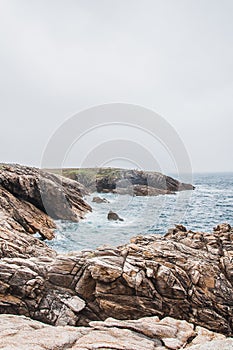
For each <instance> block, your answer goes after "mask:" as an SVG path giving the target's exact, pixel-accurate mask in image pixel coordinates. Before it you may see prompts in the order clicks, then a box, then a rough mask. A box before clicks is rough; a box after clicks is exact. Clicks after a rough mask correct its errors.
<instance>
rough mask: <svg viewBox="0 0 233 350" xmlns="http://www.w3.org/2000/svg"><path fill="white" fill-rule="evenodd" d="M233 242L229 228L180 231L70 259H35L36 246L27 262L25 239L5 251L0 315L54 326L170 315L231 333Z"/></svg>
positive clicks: (52, 256) (0, 262)
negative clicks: (23, 317)
mask: <svg viewBox="0 0 233 350" xmlns="http://www.w3.org/2000/svg"><path fill="white" fill-rule="evenodd" d="M8 234H9V235H10V232H8ZM232 240H233V230H232V228H231V227H230V225H227V224H222V225H219V226H218V227H217V228H216V229H215V230H214V231H213V232H212V233H202V232H192V231H186V229H185V228H184V227H183V226H177V227H176V228H175V229H172V230H169V232H168V234H167V235H166V236H165V237H161V236H160V235H152V236H139V237H136V238H133V239H132V240H131V242H130V243H129V244H126V245H124V246H121V247H118V248H111V247H103V248H102V249H101V248H100V249H97V250H96V251H90V252H80V253H76V254H72V255H56V254H55V253H54V252H52V251H48V252H47V251H46V249H44V251H43V249H42V248H43V247H41V248H40V249H41V250H40V252H42V251H43V252H44V253H43V255H40V254H37V255H36V251H37V247H36V248H35V247H34V252H33V253H32V256H31V257H30V258H29V255H30V254H28V252H27V249H29V248H28V246H26V248H25V254H24V245H27V244H28V243H27V240H26V238H24V239H22V240H21V242H20V244H21V246H20V247H18V246H17V245H16V247H8V250H7V249H5V248H4V247H3V245H2V246H1V249H2V251H3V253H2V256H3V257H2V259H1V260H0V313H10V314H20V315H26V316H29V317H31V318H33V319H37V320H40V321H42V322H45V323H48V324H51V325H57V326H65V325H70V326H87V325H88V324H89V322H91V321H101V320H105V319H106V318H108V317H114V318H116V319H122V320H127V319H137V318H141V317H147V316H159V317H160V318H163V317H165V316H170V317H173V318H176V319H180V320H182V319H183V320H186V321H188V322H190V323H194V324H195V325H199V326H202V327H206V328H208V329H210V330H212V331H215V332H220V333H223V334H227V335H232V334H233V312H232V311H233V310H232V307H233V293H232V286H233V264H232V258H233V244H232ZM25 242H26V243H25ZM4 249H5V250H4ZM19 249H20V255H19V252H18V250H19ZM38 249H39V248H38ZM8 256H9V257H8Z"/></svg>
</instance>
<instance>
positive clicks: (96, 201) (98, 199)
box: [92, 197, 110, 203]
mask: <svg viewBox="0 0 233 350" xmlns="http://www.w3.org/2000/svg"><path fill="white" fill-rule="evenodd" d="M92 202H93V203H110V202H109V201H108V200H107V199H106V198H101V197H93V198H92Z"/></svg>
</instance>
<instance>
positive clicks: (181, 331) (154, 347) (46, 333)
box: [0, 315, 233, 350]
mask: <svg viewBox="0 0 233 350" xmlns="http://www.w3.org/2000/svg"><path fill="white" fill-rule="evenodd" d="M198 332H200V330H199V331H198V330H197V329H195V327H194V325H193V324H190V323H188V322H186V321H177V320H174V319H172V318H170V317H167V318H164V319H162V320H159V318H158V317H146V318H142V319H139V320H128V321H119V320H116V319H112V318H111V319H110V318H109V319H107V320H106V321H104V322H91V323H90V324H89V325H88V326H87V327H72V326H57V327H54V326H49V325H45V324H43V323H41V322H38V321H34V320H31V319H30V318H27V317H24V316H14V315H0V349H2V350H22V349H24V350H32V349H33V350H34V349H36V350H55V349H62V350H63V349H71V350H93V349H99V350H102V349H108V350H111V349H112V350H114V349H115V350H116V349H118V350H142V349H143V350H167V349H173V350H176V349H181V348H182V349H190V350H195V349H196V350H197V349H199V350H201V349H203V350H204V349H212V350H216V349H218V350H219V349H223V350H224V349H232V344H233V340H232V339H231V338H226V337H225V336H223V335H221V337H220V336H219V335H218V334H216V337H215V334H214V333H212V335H211V337H210V338H208V337H207V338H203V339H202V342H200V338H199V341H196V342H195V340H196V339H197V338H198ZM202 333H208V331H207V330H205V329H202ZM212 339H214V340H212ZM190 341H192V342H191V343H190ZM192 344H196V345H192ZM217 346H218V347H217ZM226 346H228V347H226Z"/></svg>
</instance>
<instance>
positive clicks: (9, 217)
mask: <svg viewBox="0 0 233 350" xmlns="http://www.w3.org/2000/svg"><path fill="white" fill-rule="evenodd" d="M83 193H85V189H84V187H83V186H82V185H81V184H79V183H77V182H76V181H72V180H70V179H66V178H62V177H60V176H57V175H53V174H49V173H46V172H44V171H42V170H39V169H37V168H31V167H25V166H20V165H4V164H2V165H0V226H1V227H2V228H3V227H6V228H7V229H9V230H16V231H20V232H27V233H36V232H38V233H40V235H41V236H42V237H43V238H47V239H52V238H53V237H54V235H53V231H54V228H55V224H54V222H53V220H52V218H53V219H65V220H71V221H78V220H80V219H81V218H83V217H84V215H85V213H86V212H88V211H90V210H91V207H90V206H89V205H88V204H87V203H86V202H85V201H84V200H83V198H82V195H83ZM47 214H48V215H47Z"/></svg>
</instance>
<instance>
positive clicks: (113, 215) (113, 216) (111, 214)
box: [108, 210, 124, 221]
mask: <svg viewBox="0 0 233 350" xmlns="http://www.w3.org/2000/svg"><path fill="white" fill-rule="evenodd" d="M108 220H114V221H117V220H119V221H124V219H122V218H120V217H119V215H118V214H117V213H114V212H113V211H111V210H110V211H109V213H108Z"/></svg>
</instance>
